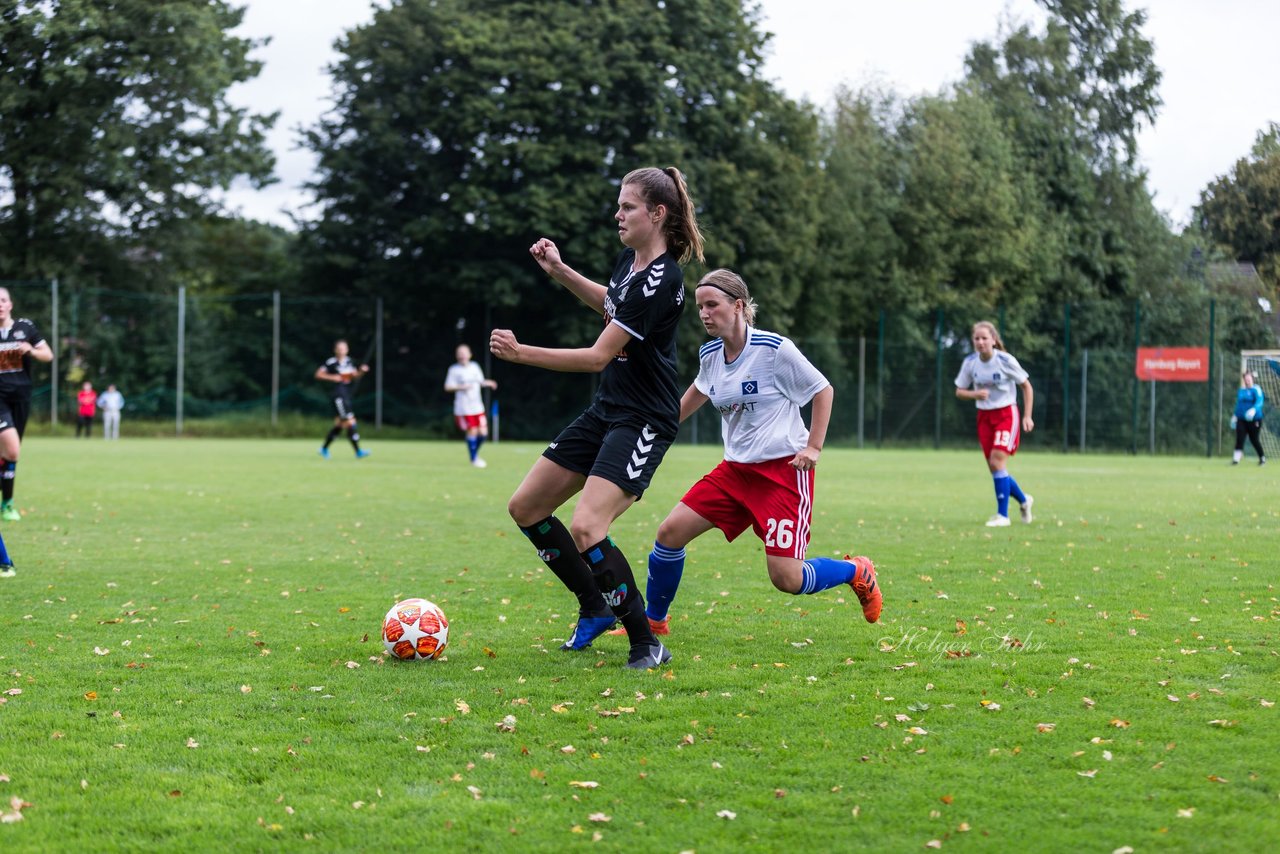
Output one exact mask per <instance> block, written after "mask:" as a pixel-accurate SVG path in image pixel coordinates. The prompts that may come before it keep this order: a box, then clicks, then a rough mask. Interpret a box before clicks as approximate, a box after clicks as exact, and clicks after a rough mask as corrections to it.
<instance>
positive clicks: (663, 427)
mask: <svg viewBox="0 0 1280 854" xmlns="http://www.w3.org/2000/svg"><path fill="white" fill-rule="evenodd" d="M614 220H615V221H616V222H617V224H618V237H619V238H620V239H621V240H622V244H623V245H624V246H625V247H626V248H625V249H624V250H623V251H622V254H621V255H619V256H618V259H617V261H616V262H615V263H614V268H613V275H612V276H611V277H610V279H609V285H608V286H607V287H606V286H604V285H600V284H597V283H595V282H593V281H591V280H589V279H587V278H586V277H584V276H583V275H582V274H580V273H578V272H577V271H576V270H574V269H573V268H571V267H570V266H569V265H567V264H565V263H564V261H563V260H561V258H560V250H559V249H558V248H557V247H556V245H555V244H554V243H552V242H551V241H550V240H548V239H546V238H542V239H541V240H539V241H537V242H536V243H534V244H533V246H531V247H530V248H529V252H530V254H532V255H533V259H534V260H535V261H536V262H537V263H538V266H540V267H541V268H542V269H543V270H545V271H546V272H547V274H548V275H550V276H551V278H553V279H555V280H556V281H557V282H559V283H560V284H561V285H563V286H564V287H565V288H567V289H568V290H569V291H570V293H572V294H573V295H574V296H576V297H577V298H578V299H580V300H581V301H582V302H584V303H585V304H586V305H587V306H588V307H589V308H591V309H593V310H594V311H596V312H598V313H600V314H602V315H604V330H603V331H602V332H601V333H600V336H599V337H598V338H597V339H596V341H595V343H594V344H592V345H591V346H590V347H584V348H580V349H548V348H544V347H530V346H528V345H526V344H521V343H520V342H519V341H517V340H516V337H515V335H514V333H512V332H511V330H509V329H495V330H493V332H492V334H491V335H490V338H489V349H490V350H491V351H492V352H493V354H494V355H495V356H497V357H498V358H500V359H505V360H506V361H509V362H516V363H518V364H524V365H535V366H537V367H540V368H549V369H551V370H555V371H591V372H595V371H598V372H600V385H599V388H598V390H597V391H596V396H595V399H594V400H593V401H592V402H591V406H590V407H589V408H588V409H587V411H586V412H584V413H582V415H580V416H578V418H577V420H575V421H574V422H573V423H572V424H570V425H569V426H568V427H566V428H565V429H564V430H562V431H561V433H560V435H559V436H557V437H556V439H555V441H554V442H552V443H551V444H550V445H548V446H547V449H546V450H545V451H543V452H542V456H541V457H540V458H539V459H538V460H537V462H535V463H534V464H533V468H532V469H530V471H529V473H528V474H527V475H525V479H524V482H523V483H521V484H520V486H519V487H518V488H517V489H516V492H515V494H514V495H512V496H511V500H510V501H509V502H508V504H507V511H508V512H509V513H510V514H511V518H512V519H513V520H514V521H515V523H516V524H517V525H519V526H520V530H521V531H522V532H523V533H524V535H525V536H527V537H528V538H529V541H530V542H531V543H532V544H533V546H534V547H535V548H536V549H537V550H538V555H539V556H540V557H541V558H542V559H543V560H544V561H545V562H546V564H547V566H548V567H549V568H550V569H551V571H552V572H554V573H555V574H556V577H557V578H559V579H560V580H561V581H562V582H563V583H564V585H565V586H566V587H568V588H569V590H570V591H571V592H572V593H573V594H574V595H575V596H576V597H577V599H578V624H577V627H576V628H575V629H574V632H573V636H572V637H570V638H569V641H568V642H567V643H566V644H565V645H564V647H563V648H564V649H585V648H586V647H588V646H590V645H591V642H592V641H593V640H595V639H596V638H597V637H599V636H600V635H601V634H602V633H603V632H605V631H606V630H608V629H609V628H610V627H611V626H612V625H613V624H614V622H615V620H621V621H622V625H623V628H625V629H626V632H627V636H628V638H629V639H630V641H631V652H630V655H629V657H628V659H627V667H631V668H635V669H648V668H651V667H657V666H658V665H660V664H662V663H663V662H665V661H667V660H668V659H670V658H671V653H670V652H668V651H667V649H666V647H664V646H663V645H662V644H661V643H660V642H659V641H658V639H657V638H655V637H654V636H653V632H652V631H651V630H650V628H649V621H648V620H646V619H645V611H644V597H642V596H641V595H640V591H639V589H638V588H637V586H636V580H635V574H634V573H633V572H632V571H631V566H630V564H629V563H628V562H627V559H626V557H625V556H624V555H623V554H622V551H621V550H620V549H619V548H618V547H617V546H616V545H615V544H614V542H613V540H611V539H610V538H609V526H610V525H612V524H613V522H614V520H615V519H617V518H618V517H619V516H621V515H622V513H623V512H624V511H626V509H627V508H628V507H630V506H631V505H632V504H634V503H635V502H636V500H637V499H639V498H640V496H641V494H642V493H643V492H644V490H645V488H646V487H647V486H648V485H649V481H650V479H651V478H652V477H653V473H654V471H655V470H656V469H657V467H658V464H659V463H660V462H661V461H662V457H663V455H664V454H665V453H666V450H667V448H668V447H669V446H670V445H671V442H672V441H673V440H674V439H675V435H676V430H677V429H679V414H680V399H679V394H680V389H679V386H678V385H677V383H676V330H677V328H678V327H679V322H680V315H681V313H682V312H683V311H684V274H683V273H682V272H681V270H680V267H679V264H681V263H684V262H686V261H688V260H689V258H691V257H694V256H696V257H697V258H698V260H699V261H701V260H702V235H701V233H700V232H699V231H698V222H697V218H696V216H695V213H694V207H693V202H692V201H691V200H690V198H689V192H688V188H687V187H686V186H685V181H684V176H683V175H681V174H680V170H678V169H676V168H674V167H669V168H667V169H655V168H647V169H637V170H635V171H633V172H630V173H628V174H627V176H626V177H625V178H623V179H622V187H621V188H620V190H619V192H618V210H617V213H615V214H614ZM578 492H581V493H582V496H581V498H580V499H579V500H578V503H577V505H576V507H575V508H574V511H573V519H572V520H571V522H570V527H569V528H568V529H566V528H565V526H564V524H563V523H562V522H561V521H560V520H559V519H557V518H556V516H555V515H554V514H555V512H556V511H557V510H558V509H559V508H560V506H561V505H562V504H564V503H565V502H566V501H568V500H569V499H570V498H571V497H573V496H574V495H576V494H577V493H578Z"/></svg>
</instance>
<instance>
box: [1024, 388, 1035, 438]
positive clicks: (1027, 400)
mask: <svg viewBox="0 0 1280 854" xmlns="http://www.w3.org/2000/svg"><path fill="white" fill-rule="evenodd" d="M1035 399H1036V395H1035V392H1034V391H1033V390H1032V388H1031V380H1023V381H1022V432H1023V433H1030V432H1031V431H1032V430H1034V429H1036V422H1035V421H1034V420H1032V418H1031V411H1032V410H1033V409H1034V408H1035Z"/></svg>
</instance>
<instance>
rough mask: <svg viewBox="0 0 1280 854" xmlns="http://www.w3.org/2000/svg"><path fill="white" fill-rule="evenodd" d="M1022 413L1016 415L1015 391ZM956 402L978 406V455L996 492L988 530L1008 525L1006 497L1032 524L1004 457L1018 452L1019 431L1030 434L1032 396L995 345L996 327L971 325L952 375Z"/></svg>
mask: <svg viewBox="0 0 1280 854" xmlns="http://www.w3.org/2000/svg"><path fill="white" fill-rule="evenodd" d="M1019 387H1020V388H1021V389H1022V402H1023V404H1024V405H1025V407H1026V409H1025V410H1024V411H1023V412H1022V413H1021V416H1019V413H1018V391H1017V389H1018V388H1019ZM956 397H958V398H960V399H961V400H972V401H976V402H977V405H978V441H979V442H980V443H981V444H982V455H983V456H984V457H986V458H987V467H988V468H989V469H990V470H991V478H992V481H993V482H994V484H995V488H996V515H994V516H992V517H991V518H990V519H988V520H987V527H988V528H1003V527H1007V526H1008V525H1009V524H1010V523H1009V496H1011V495H1012V496H1013V499H1014V500H1015V501H1017V502H1018V504H1019V505H1020V506H1021V508H1022V521H1024V522H1030V521H1031V505H1032V503H1033V502H1034V501H1035V499H1033V498H1032V497H1031V496H1030V495H1026V494H1024V493H1023V491H1022V489H1021V488H1019V486H1018V482H1017V481H1015V480H1014V479H1013V476H1012V475H1010V474H1009V472H1008V470H1007V469H1006V468H1005V467H1006V466H1007V465H1008V462H1009V457H1012V456H1013V455H1014V454H1015V453H1017V451H1018V442H1019V440H1020V439H1021V436H1022V431H1026V432H1028V433H1030V432H1031V431H1032V430H1033V429H1035V426H1036V424H1035V422H1034V421H1033V420H1031V407H1032V405H1033V402H1034V400H1035V395H1034V393H1033V391H1032V389H1031V381H1030V380H1029V379H1027V372H1026V371H1024V370H1023V369H1022V365H1020V364H1018V360H1017V359H1015V358H1013V356H1011V355H1009V353H1008V352H1007V351H1006V350H1005V349H1004V342H1003V341H1001V340H1000V333H999V332H998V331H997V330H996V327H995V324H994V323H991V322H990V321H987V320H979V321H978V322H977V323H975V324H973V353H971V354H970V355H969V356H967V357H966V358H965V360H964V362H963V363H962V364H961V365H960V373H959V374H957V375H956Z"/></svg>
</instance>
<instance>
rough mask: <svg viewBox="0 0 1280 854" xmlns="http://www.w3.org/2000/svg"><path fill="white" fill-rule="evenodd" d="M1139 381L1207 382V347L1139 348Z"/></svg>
mask: <svg viewBox="0 0 1280 854" xmlns="http://www.w3.org/2000/svg"><path fill="white" fill-rule="evenodd" d="M1136 371H1137V375H1138V379H1140V380H1160V381H1162V382H1184V383H1202V382H1208V380H1209V348H1208V347H1139V348H1138V366H1137V369H1136Z"/></svg>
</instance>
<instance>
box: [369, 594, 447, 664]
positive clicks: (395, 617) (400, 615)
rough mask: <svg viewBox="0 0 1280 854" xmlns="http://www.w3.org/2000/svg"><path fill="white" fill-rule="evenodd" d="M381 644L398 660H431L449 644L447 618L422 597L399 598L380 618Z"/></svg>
mask: <svg viewBox="0 0 1280 854" xmlns="http://www.w3.org/2000/svg"><path fill="white" fill-rule="evenodd" d="M382 645H383V646H385V647H386V648H387V652H389V653H391V654H392V655H393V656H395V657H396V658H399V659H401V660H402V661H435V660H436V659H437V658H439V657H440V656H441V655H442V654H444V649H445V647H446V646H448V645H449V620H448V618H446V617H445V615H444V611H442V610H440V606H439V605H437V604H435V603H434V602H430V601H428V600H426V599H403V600H401V601H399V602H397V603H396V604H394V605H392V606H391V610H390V611H388V612H387V616H386V618H385V619H383V621H382Z"/></svg>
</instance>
